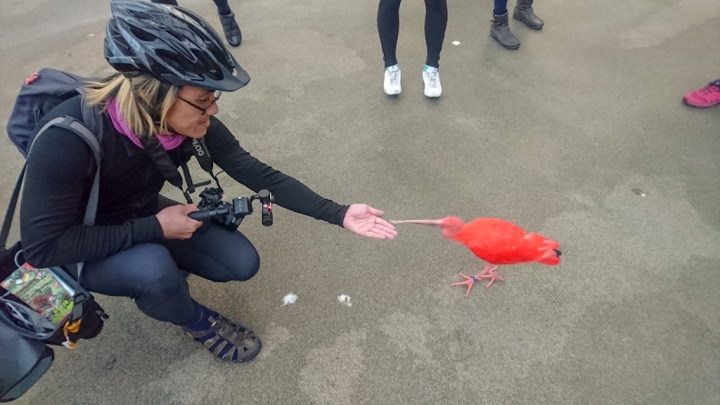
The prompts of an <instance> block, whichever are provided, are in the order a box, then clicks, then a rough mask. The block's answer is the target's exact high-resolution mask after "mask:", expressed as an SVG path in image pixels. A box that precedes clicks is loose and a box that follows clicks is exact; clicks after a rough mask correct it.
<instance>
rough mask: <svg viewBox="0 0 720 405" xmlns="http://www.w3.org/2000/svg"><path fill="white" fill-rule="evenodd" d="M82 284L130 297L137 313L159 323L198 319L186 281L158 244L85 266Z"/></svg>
mask: <svg viewBox="0 0 720 405" xmlns="http://www.w3.org/2000/svg"><path fill="white" fill-rule="evenodd" d="M82 282H83V285H84V286H85V288H87V289H88V290H90V291H92V292H96V293H100V294H105V295H112V296H121V297H130V298H133V299H134V300H135V304H136V305H137V306H138V308H139V309H140V311H142V312H143V313H144V314H146V315H148V316H149V317H151V318H154V319H157V320H158V321H163V322H171V323H174V324H176V325H184V324H186V323H188V322H192V321H193V320H195V319H196V317H198V316H199V315H198V306H197V304H196V303H195V301H194V300H193V299H192V297H190V291H189V289H188V285H187V281H185V278H183V277H182V276H181V274H180V271H179V270H178V268H177V265H176V264H175V261H174V260H173V259H172V256H170V252H169V251H168V250H167V249H166V248H165V247H164V246H162V245H159V244H154V243H145V244H141V245H136V246H133V247H132V248H130V249H127V250H123V251H122V252H120V253H117V254H115V255H113V256H110V257H108V258H105V259H101V260H94V261H92V262H89V263H86V264H85V269H84V270H83V277H82Z"/></svg>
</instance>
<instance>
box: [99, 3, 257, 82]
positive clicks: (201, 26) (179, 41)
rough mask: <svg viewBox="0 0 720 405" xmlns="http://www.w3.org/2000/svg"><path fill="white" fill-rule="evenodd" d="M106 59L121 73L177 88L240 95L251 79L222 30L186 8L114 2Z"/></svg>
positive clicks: (107, 36) (107, 39)
mask: <svg viewBox="0 0 720 405" xmlns="http://www.w3.org/2000/svg"><path fill="white" fill-rule="evenodd" d="M110 10H111V13H112V18H111V19H110V21H108V23H107V26H106V28H105V59H107V61H108V62H109V63H110V65H111V66H112V67H113V68H115V69H116V70H117V71H119V72H123V73H126V72H127V73H134V72H147V73H150V74H152V75H153V76H154V77H155V78H157V79H159V80H161V81H163V82H166V83H169V84H172V85H175V86H185V85H190V86H197V87H202V88H206V89H210V90H221V91H235V90H237V89H239V88H241V87H243V86H245V85H246V84H248V82H249V81H250V76H248V74H247V72H245V70H243V68H242V67H240V64H239V63H238V62H237V60H235V57H233V55H232V54H231V53H230V51H228V50H227V48H225V45H224V43H223V41H222V40H221V39H220V37H219V36H218V34H217V32H215V30H214V29H213V28H212V27H211V26H210V24H208V23H207V21H205V20H203V19H202V18H201V17H200V16H198V15H197V14H195V13H193V12H191V11H188V10H186V9H183V8H180V7H173V6H167V5H163V4H153V3H148V2H144V1H135V0H113V1H112V2H111V3H110Z"/></svg>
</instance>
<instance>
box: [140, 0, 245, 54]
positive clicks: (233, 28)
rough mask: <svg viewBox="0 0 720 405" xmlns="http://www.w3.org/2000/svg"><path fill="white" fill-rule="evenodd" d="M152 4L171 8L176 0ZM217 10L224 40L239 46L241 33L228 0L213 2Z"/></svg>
mask: <svg viewBox="0 0 720 405" xmlns="http://www.w3.org/2000/svg"><path fill="white" fill-rule="evenodd" d="M151 1H152V2H153V3H160V4H169V5H171V6H177V5H178V3H177V0H151ZM213 2H215V6H216V7H217V10H218V17H220V24H222V27H223V32H224V33H225V39H226V40H227V42H228V44H230V45H232V46H240V43H241V42H242V32H241V31H240V27H239V26H238V24H237V22H236V21H235V14H234V13H233V12H232V10H231V9H230V5H229V4H228V0H213Z"/></svg>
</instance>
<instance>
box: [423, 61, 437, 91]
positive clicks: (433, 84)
mask: <svg viewBox="0 0 720 405" xmlns="http://www.w3.org/2000/svg"><path fill="white" fill-rule="evenodd" d="M422 77H423V82H425V96H427V97H440V95H441V94H442V85H440V73H439V72H438V68H434V67H432V66H425V69H423V73H422Z"/></svg>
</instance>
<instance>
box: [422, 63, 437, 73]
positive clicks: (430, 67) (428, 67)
mask: <svg viewBox="0 0 720 405" xmlns="http://www.w3.org/2000/svg"><path fill="white" fill-rule="evenodd" d="M430 69H435V70H438V68H436V67H432V66H428V65H425V69H423V71H425V72H427V71H428V70H430Z"/></svg>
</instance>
